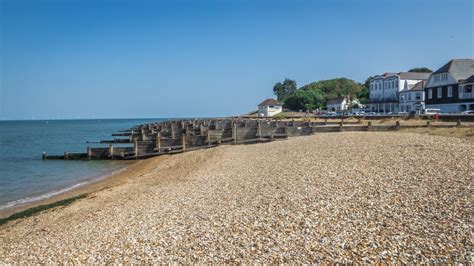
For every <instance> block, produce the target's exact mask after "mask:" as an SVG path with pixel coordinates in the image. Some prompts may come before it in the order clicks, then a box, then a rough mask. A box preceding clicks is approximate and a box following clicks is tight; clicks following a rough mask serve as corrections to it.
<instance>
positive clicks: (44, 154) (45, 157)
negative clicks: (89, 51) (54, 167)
mask: <svg viewBox="0 0 474 266" xmlns="http://www.w3.org/2000/svg"><path fill="white" fill-rule="evenodd" d="M42 158H43V160H46V159H48V155H47V154H46V152H45V151H44V152H43V156H42Z"/></svg>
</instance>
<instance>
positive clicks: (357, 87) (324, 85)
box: [300, 78, 362, 100]
mask: <svg viewBox="0 0 474 266" xmlns="http://www.w3.org/2000/svg"><path fill="white" fill-rule="evenodd" d="M300 89H302V90H317V91H320V92H321V93H322V94H323V95H324V97H325V99H326V100H329V99H331V98H337V97H343V96H351V97H354V96H357V94H358V93H359V92H360V91H361V90H362V85H361V84H359V83H357V82H355V81H353V80H351V79H347V78H336V79H329V80H320V81H317V82H313V83H310V84H308V85H305V86H303V87H301V88H300Z"/></svg>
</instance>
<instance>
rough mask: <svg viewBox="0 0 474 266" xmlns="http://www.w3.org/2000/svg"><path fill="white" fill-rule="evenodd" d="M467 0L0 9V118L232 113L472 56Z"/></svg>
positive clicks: (50, 4)
mask: <svg viewBox="0 0 474 266" xmlns="http://www.w3.org/2000/svg"><path fill="white" fill-rule="evenodd" d="M473 2H474V1H472V0H445V1H442V0H411V1H410V0H397V1H396V0H393V1H383V0H360V1H356V0H352V1H351V0H333V1H330V0H324V1H302V0H294V1H290V0H288V1H282V0H278V1H277V0H275V1H270V0H255V1H251V0H222V1H217V0H205V1H198V0H195V1H190V0H189V1H186V0H177V1H151V0H137V1H131V0H130V1H123V0H118V1H112V0H96V1H93V0H63V1H61V0H48V1H46V0H0V119H1V120H15V119H78V118H80V119H88V118H165V117H168V118H169V117H176V118H178V117H215V116H227V115H239V114H243V113H247V112H249V111H252V110H255V109H256V106H257V105H258V103H260V102H261V101H263V100H264V99H266V98H269V97H274V95H273V91H272V88H273V85H274V84H275V83H276V82H279V81H282V80H284V79H285V78H290V79H294V80H296V82H297V84H298V87H300V86H303V85H305V84H307V83H310V82H313V81H317V80H323V79H332V78H337V77H346V78H350V79H353V80H355V81H357V82H364V81H365V79H366V78H367V77H368V76H371V75H375V74H381V73H384V72H399V71H407V70H409V69H410V68H413V67H429V68H431V69H433V70H436V69H437V68H439V67H441V66H442V65H443V64H445V63H446V62H448V61H449V60H450V59H452V58H473V57H474V48H473V47H474V37H473V16H472V14H473V13H474V7H473Z"/></svg>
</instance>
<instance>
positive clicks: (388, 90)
mask: <svg viewBox="0 0 474 266" xmlns="http://www.w3.org/2000/svg"><path fill="white" fill-rule="evenodd" d="M429 76H430V73H419V72H399V73H385V74H383V75H378V76H375V77H373V78H372V80H371V81H370V94H369V97H370V103H369V109H370V110H371V111H372V112H380V113H390V112H399V111H400V106H399V93H400V91H402V90H408V89H409V88H410V86H415V84H417V83H418V82H420V81H423V80H427V79H428V78H429Z"/></svg>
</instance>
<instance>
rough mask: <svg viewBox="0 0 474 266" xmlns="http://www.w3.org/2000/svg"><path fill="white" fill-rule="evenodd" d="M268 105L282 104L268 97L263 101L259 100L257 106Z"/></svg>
mask: <svg viewBox="0 0 474 266" xmlns="http://www.w3.org/2000/svg"><path fill="white" fill-rule="evenodd" d="M268 105H282V104H281V103H280V102H279V101H277V100H275V99H271V98H268V99H266V100H265V101H263V102H261V103H260V104H259V105H258V106H268Z"/></svg>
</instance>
